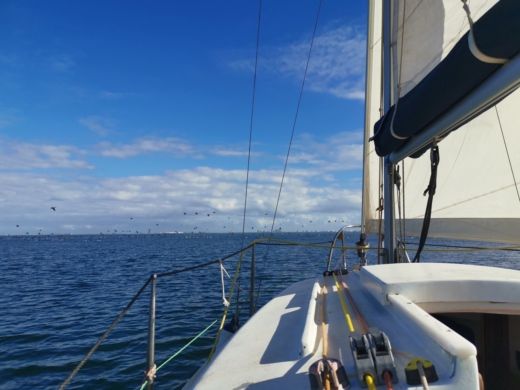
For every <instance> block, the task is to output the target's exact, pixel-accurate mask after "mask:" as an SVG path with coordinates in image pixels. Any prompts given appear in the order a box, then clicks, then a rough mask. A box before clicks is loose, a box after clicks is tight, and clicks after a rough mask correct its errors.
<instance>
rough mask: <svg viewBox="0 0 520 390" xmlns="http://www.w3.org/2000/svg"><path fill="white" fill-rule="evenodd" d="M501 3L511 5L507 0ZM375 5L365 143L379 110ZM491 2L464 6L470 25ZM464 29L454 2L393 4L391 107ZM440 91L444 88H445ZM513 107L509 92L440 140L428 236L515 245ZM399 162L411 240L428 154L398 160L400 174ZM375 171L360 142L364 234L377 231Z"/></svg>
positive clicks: (519, 217)
mask: <svg viewBox="0 0 520 390" xmlns="http://www.w3.org/2000/svg"><path fill="white" fill-rule="evenodd" d="M505 1H506V2H507V1H509V3H511V4H513V3H512V2H511V1H510V0H505ZM382 3H383V2H381V1H378V0H375V1H371V2H370V6H371V12H370V21H369V36H368V39H369V50H368V53H367V83H366V102H367V103H366V104H367V107H366V108H367V109H366V118H365V119H366V120H365V139H366V140H368V138H369V137H371V136H372V134H373V128H374V125H375V124H376V123H377V122H378V121H379V120H380V118H381V116H382V113H383V110H382V106H381V100H382V99H381V96H382V77H381V72H382V54H381V51H382V43H381V42H382V39H381V35H382V17H383V16H382V13H383V12H382ZM496 3H497V1H485V0H472V1H469V2H467V4H468V9H469V11H470V15H471V18H472V20H473V22H475V23H476V22H477V21H478V20H479V19H480V18H481V17H482V16H483V15H485V14H486V13H487V12H488V11H490V10H492V8H493V6H494V5H495V4H496ZM492 11H493V10H492ZM488 15H489V14H488ZM469 28H470V25H469V22H468V15H467V13H466V11H465V10H464V9H463V2H462V1H454V0H445V1H425V0H400V1H395V2H394V9H393V23H392V48H393V50H392V78H393V86H394V88H393V90H394V95H393V103H394V104H395V103H397V107H398V105H399V98H401V97H403V96H406V94H407V93H409V92H410V91H412V90H413V89H414V88H415V87H416V86H417V85H418V84H419V83H420V82H421V80H423V79H424V78H425V77H427V76H428V75H429V74H430V73H431V72H432V71H433V70H435V68H436V67H437V66H438V65H439V64H440V63H441V62H442V61H443V60H444V59H445V58H446V57H447V56H448V55H449V54H450V52H451V51H452V49H453V48H454V47H455V46H456V45H457V44H458V43H459V42H460V40H461V37H464V36H465V34H467V33H468V30H469ZM514 39H516V40H517V37H514ZM465 42H466V41H464V42H463V43H464V44H465ZM445 88H447V90H448V91H449V88H450V85H449V84H448V85H446V86H445ZM519 107H520V91H519V90H517V91H516V92H513V93H512V94H510V95H509V96H507V97H506V98H505V99H503V100H501V101H500V102H499V103H498V104H496V105H494V106H492V107H491V108H489V109H488V110H487V111H485V112H483V113H481V114H480V115H479V116H477V117H476V118H474V119H473V120H471V121H469V122H468V123H466V124H465V125H464V126H462V127H460V128H458V129H457V130H456V131H454V132H453V133H451V134H449V135H448V136H447V137H446V138H444V139H443V140H442V141H440V143H439V149H440V165H439V168H438V178H437V192H436V195H435V198H434V202H433V209H432V220H431V226H430V234H429V235H430V236H436V237H449V238H453V239H472V240H482V241H501V242H514V243H518V242H519V241H520V154H519V153H518V150H519V147H520V131H519V129H518V126H519V124H520V121H519V120H518V110H519ZM418 130H420V129H418ZM402 165H404V176H403V182H404V184H403V188H402V195H404V196H405V199H406V202H405V204H404V209H403V210H402V215H401V217H403V218H404V215H406V224H405V226H406V233H407V234H408V235H417V234H418V233H419V232H420V228H421V224H422V218H423V216H424V212H425V205H426V197H424V196H423V192H424V190H425V189H426V187H427V186H428V181H429V176H430V156H429V154H428V153H425V154H424V155H422V156H421V157H419V158H417V159H412V158H406V159H405V160H403V162H402V163H401V164H400V166H401V167H400V170H401V172H400V173H401V175H402V174H403V167H402ZM380 171H381V163H380V158H379V156H377V154H376V153H375V151H374V145H373V142H368V141H365V164H364V199H363V200H364V202H363V204H364V209H363V212H364V217H365V221H364V222H365V225H366V229H367V231H368V232H372V233H374V232H375V233H377V231H378V230H379V224H378V219H379V211H378V207H379V205H380V193H381V192H380V185H381V180H382V179H381V172H380ZM396 210H397V205H396ZM381 226H382V225H381Z"/></svg>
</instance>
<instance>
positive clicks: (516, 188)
mask: <svg viewBox="0 0 520 390" xmlns="http://www.w3.org/2000/svg"><path fill="white" fill-rule="evenodd" d="M495 112H496V113H497V119H498V126H499V127H500V132H501V133H502V140H503V141H504V147H505V148H506V155H507V161H508V162H509V168H510V169H511V175H512V176H513V183H514V185H515V190H516V195H517V197H518V201H519V202H520V192H519V191H518V184H517V181H516V178H515V171H514V170H513V163H512V162H511V156H509V149H508V148H507V142H506V137H505V135H504V130H503V129H502V122H501V121H500V115H499V114H498V107H497V105H496V104H495Z"/></svg>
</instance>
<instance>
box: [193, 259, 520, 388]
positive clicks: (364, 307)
mask: <svg viewBox="0 0 520 390" xmlns="http://www.w3.org/2000/svg"><path fill="white" fill-rule="evenodd" d="M402 266H404V265H401V264H393V265H379V266H368V267H365V268H363V269H362V270H361V271H355V272H351V273H349V274H348V275H343V276H340V275H338V276H336V279H337V283H336V281H335V280H334V277H332V276H327V277H323V278H320V279H308V280H304V281H302V282H299V283H296V284H294V285H292V286H290V287H289V288H287V289H286V290H284V291H283V292H282V293H281V294H279V295H278V296H277V297H276V298H274V299H273V300H271V301H270V302H269V303H268V304H267V305H266V306H264V307H263V308H262V309H261V310H260V311H259V312H258V313H257V314H255V316H253V318H252V319H251V320H250V321H248V322H247V323H246V324H245V325H244V326H243V327H242V328H241V329H240V330H239V331H238V332H237V333H236V334H235V335H234V336H233V338H232V339H231V340H230V341H229V342H228V344H227V345H226V346H225V348H223V349H222V350H221V351H220V353H219V354H218V355H217V356H215V357H214V359H213V360H212V361H211V362H209V364H208V365H206V366H205V367H203V368H202V369H201V370H200V372H199V373H198V374H197V375H196V376H195V377H193V378H192V380H191V381H190V382H189V383H188V384H187V386H186V388H204V389H207V388H229V389H245V388H247V389H272V388H300V389H304V388H310V380H309V374H308V372H309V367H310V366H311V365H312V364H313V363H314V362H316V361H317V360H319V359H321V358H322V357H323V354H324V352H325V354H326V355H327V356H328V357H329V358H334V359H338V360H339V361H341V362H342V364H343V366H344V368H345V370H346V373H347V376H348V378H349V381H350V384H351V387H352V388H361V387H362V386H361V383H360V382H359V381H358V376H357V372H356V366H355V363H354V360H353V356H352V352H351V349H350V344H349V336H354V337H360V336H361V335H362V334H365V333H366V332H367V331H372V330H373V328H378V329H379V330H381V331H384V332H385V333H386V334H387V336H388V337H389V340H390V342H391V344H392V349H393V354H394V359H395V363H396V372H397V375H398V383H396V384H394V388H395V389H400V388H415V386H408V385H407V384H406V378H405V373H404V367H405V366H406V364H407V363H408V362H409V361H410V360H411V359H412V358H414V357H420V358H424V359H427V360H430V361H431V362H433V363H434V365H435V369H436V372H437V374H438V377H439V380H438V381H436V382H434V383H431V384H430V387H431V388H435V389H442V388H446V387H450V388H453V386H454V385H455V386H460V387H458V388H478V369H477V364H476V349H475V347H474V346H473V344H471V343H470V342H468V341H467V340H466V339H464V338H463V337H461V336H459V335H458V334H457V333H455V332H454V331H452V330H451V329H449V328H448V327H446V326H445V325H444V324H442V323H441V322H439V321H437V320H436V319H435V318H433V317H432V316H431V315H430V314H428V313H427V312H425V311H424V310H423V309H421V307H419V306H418V305H421V304H426V306H428V305H429V306H430V307H433V303H434V302H432V301H433V300H437V301H436V303H437V304H438V305H441V307H443V308H444V307H445V306H449V305H450V303H451V304H452V309H455V306H453V305H456V303H457V302H459V301H464V302H465V305H467V304H471V302H470V301H471V299H473V304H474V306H479V307H484V308H486V307H488V306H489V305H498V307H499V311H500V310H506V311H507V310H509V309H511V307H516V308H518V302H513V300H514V299H516V300H518V297H519V296H520V271H511V270H501V269H496V268H491V267H480V266H471V265H455V264H426V263H425V264H407V265H406V269H405V270H403V268H402ZM461 281H464V282H465V283H464V284H463V285H461V284H460V283H459V282H461ZM338 285H339V286H340V289H339V291H338ZM434 286H437V287H434ZM340 295H342V297H343V301H344V303H345V304H346V307H345V308H342V303H341V300H340ZM472 297H473V298H472ZM417 304H418V305H417ZM442 305H444V306H442ZM486 305H487V306H486ZM508 308H509V309H508ZM344 309H346V311H347V312H348V314H349V315H350V317H351V319H352V325H353V327H354V331H353V332H352V331H351V330H349V327H348V324H347V321H346V320H345V315H344V311H345V310H344ZM324 341H325V342H324ZM324 348H325V349H324Z"/></svg>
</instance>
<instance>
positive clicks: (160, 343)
mask: <svg viewBox="0 0 520 390" xmlns="http://www.w3.org/2000/svg"><path fill="white" fill-rule="evenodd" d="M261 236H262V237H263V236H265V235H253V234H248V235H246V236H245V237H242V236H241V235H239V234H204V233H199V234H164V235H160V234H156V235H154V234H149V235H90V236H78V235H69V236H18V237H0V256H1V257H0V313H1V319H0V388H1V389H45V388H57V387H58V386H59V384H60V383H61V382H62V381H63V380H64V379H65V378H66V377H67V376H68V374H69V373H70V372H71V371H72V369H73V368H74V367H75V365H76V364H77V363H78V362H79V361H80V360H81V359H82V358H83V356H84V355H85V353H86V352H87V351H88V350H89V349H90V347H91V346H92V345H93V344H94V343H95V342H96V340H97V338H98V337H99V336H100V335H101V334H102V333H103V332H104V331H105V329H107V327H108V326H109V325H110V323H111V322H112V321H113V319H114V318H115V317H116V315H117V314H118V312H119V311H121V309H122V308H123V307H125V305H126V304H127V303H128V301H129V300H130V299H131V298H132V296H134V294H135V293H136V292H137V291H138V290H139V288H140V287H141V286H142V285H143V284H144V283H145V282H146V280H147V278H148V277H149V276H150V274H152V273H154V272H162V271H169V270H175V269H180V268H183V267H188V266H191V265H195V264H199V263H203V262H206V261H209V260H214V259H218V258H222V257H224V256H225V255H226V254H228V253H231V252H234V251H235V250H237V249H239V248H240V247H241V245H242V243H244V244H247V243H249V242H250V241H252V240H253V239H255V238H259V237H261ZM333 236H334V234H333V233H330V232H324V233H286V234H281V233H280V234H276V235H275V236H274V237H275V238H276V239H284V240H289V241H298V242H307V243H321V242H326V241H329V240H331V239H332V238H333ZM356 240H357V234H355V233H353V234H351V235H349V236H347V237H346V238H345V245H352V244H353V243H354V242H355V241H356ZM429 243H433V244H439V245H440V244H444V243H446V242H441V241H435V240H429ZM449 244H451V245H460V246H468V245H470V246H473V245H475V243H464V242H450V243H449ZM428 248H430V249H432V248H433V249H438V251H434V252H425V253H424V255H423V256H422V260H423V261H444V262H467V263H473V264H484V265H493V266H498V267H507V268H514V269H520V252H518V251H467V250H464V249H457V251H456V252H444V251H443V250H444V249H445V248H441V247H437V246H434V247H428ZM255 253H256V264H257V267H256V274H257V278H256V283H255V297H257V298H255V300H257V302H256V304H257V306H259V307H260V306H262V305H263V304H265V303H266V302H267V301H268V300H269V299H270V298H272V297H273V296H274V295H275V294H276V293H278V292H280V291H281V290H283V289H284V288H285V287H286V286H288V285H289V284H291V283H293V282H296V281H298V280H302V279H304V278H308V277H314V276H318V275H320V274H321V273H322V271H323V270H324V268H325V263H326V260H327V256H328V250H327V249H326V248H324V247H312V246H310V247H304V248H300V247H291V246H272V247H269V249H268V250H267V248H266V247H265V246H260V247H256V251H255ZM411 254H413V250H412V251H411ZM337 255H339V254H337ZM374 257H375V255H374V253H373V252H371V253H370V255H369V262H371V263H373V262H374V261H375V258H374ZM337 258H338V256H336V257H335V259H337ZM346 259H347V262H348V264H349V265H352V264H354V263H356V262H357V261H358V260H357V258H356V256H355V253H354V252H353V251H349V252H347V254H346ZM237 260H238V256H237V257H234V258H232V259H230V260H226V261H225V262H224V266H225V268H226V270H227V271H228V272H229V274H230V275H233V273H234V271H235V269H236V265H237ZM250 261H251V253H250V252H248V253H247V254H246V255H245V256H244V258H243V266H242V268H241V269H242V273H241V276H240V278H239V285H240V289H239V297H238V304H237V297H236V296H235V297H234V298H233V299H232V302H231V306H230V307H231V309H230V314H235V313H236V311H237V308H238V311H239V317H240V318H242V319H245V318H246V317H247V314H248V311H249V299H248V297H249V270H250V268H249V265H250ZM230 284H231V281H230V280H229V279H228V278H227V277H226V278H225V286H224V288H225V291H226V293H227V292H229V287H230ZM149 302H150V294H149V289H147V290H146V291H145V292H144V293H143V294H142V296H141V297H140V298H139V299H138V300H137V301H136V303H135V304H134V306H133V307H132V308H131V310H130V311H129V313H128V314H127V315H126V317H125V318H124V319H123V320H122V321H121V322H120V323H119V325H118V326H117V328H116V329H115V330H114V332H113V333H112V334H111V335H110V336H109V337H108V339H107V340H105V342H104V343H103V344H102V345H101V347H100V348H99V350H98V351H97V352H96V353H95V354H94V355H93V357H92V358H91V359H90V361H89V362H88V363H87V364H86V365H85V366H84V367H83V369H82V370H81V371H80V372H79V374H78V375H77V376H76V377H75V378H74V380H73V381H72V383H71V385H70V386H69V388H71V389H93V388H95V389H137V388H139V386H140V385H141V383H142V382H143V378H144V371H145V368H146V353H147V329H148V310H149ZM222 310H223V301H222V286H221V271H220V266H219V264H213V265H211V266H208V267H206V268H202V269H199V270H196V271H192V272H189V273H184V274H179V275H176V276H173V277H165V278H159V280H158V282H157V320H156V329H157V334H156V361H157V362H158V363H161V362H163V361H164V360H166V359H167V358H168V357H169V356H171V355H172V354H173V353H174V352H176V351H177V350H178V349H179V348H181V347H182V346H183V345H185V344H186V343H187V342H188V341H189V340H191V338H192V337H193V336H195V335H196V334H197V333H199V332H200V331H201V330H202V329H204V328H205V327H206V326H207V325H209V324H210V323H211V322H213V321H214V320H215V319H218V318H220V316H221V315H222ZM215 328H216V327H213V328H212V329H211V330H210V331H209V332H208V333H207V334H205V335H204V336H203V337H201V338H200V339H198V340H197V341H196V342H195V343H193V344H192V346H190V347H189V348H188V349H186V351H185V352H184V353H183V354H181V355H180V356H179V357H178V358H176V359H174V360H173V361H172V362H171V363H169V364H168V365H167V366H165V367H164V368H163V369H161V371H160V372H159V373H158V376H157V380H156V388H159V389H161V388H163V389H172V388H180V387H182V385H183V384H184V383H185V382H186V380H187V379H188V378H190V377H191V375H193V373H194V372H195V371H196V370H197V369H198V368H199V367H200V366H201V365H202V364H203V363H204V361H205V359H206V357H207V356H208V353H209V351H210V349H211V346H212V342H213V337H214V335H215V331H216V329H215Z"/></svg>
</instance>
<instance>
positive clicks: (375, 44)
mask: <svg viewBox="0 0 520 390" xmlns="http://www.w3.org/2000/svg"><path fill="white" fill-rule="evenodd" d="M382 17H383V7H382V1H380V0H370V3H369V21H368V37H367V69H366V86H365V106H366V107H365V129H364V131H365V137H364V139H365V142H364V159H363V217H364V218H363V219H364V220H363V221H362V222H361V224H362V225H364V226H365V228H366V231H367V233H373V232H375V231H376V230H375V227H374V224H375V223H376V221H377V219H378V212H377V210H376V209H377V208H378V207H379V206H378V205H379V195H380V190H381V188H380V186H379V182H380V174H379V165H380V164H379V162H380V158H379V157H378V156H377V154H376V152H375V149H374V144H373V142H369V141H368V140H369V138H370V137H371V135H372V129H373V127H374V123H376V122H377V121H378V120H379V118H381V115H382V110H381V60H382V55H381V49H382V22H381V21H382Z"/></svg>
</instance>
